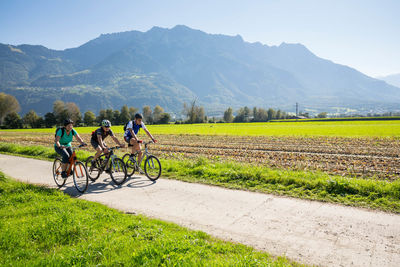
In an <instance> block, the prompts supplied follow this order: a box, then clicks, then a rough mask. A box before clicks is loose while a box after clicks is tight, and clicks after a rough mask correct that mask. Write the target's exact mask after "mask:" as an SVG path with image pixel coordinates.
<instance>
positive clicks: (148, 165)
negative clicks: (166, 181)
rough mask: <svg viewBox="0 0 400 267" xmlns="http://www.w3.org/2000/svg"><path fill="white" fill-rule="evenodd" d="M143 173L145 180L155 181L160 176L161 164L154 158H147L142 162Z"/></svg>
mask: <svg viewBox="0 0 400 267" xmlns="http://www.w3.org/2000/svg"><path fill="white" fill-rule="evenodd" d="M144 172H145V173H146V176H147V178H149V179H150V180H152V181H155V180H157V179H158V178H160V176H161V163H160V161H159V160H158V158H156V157H155V156H149V157H148V158H147V159H146V161H145V162H144Z"/></svg>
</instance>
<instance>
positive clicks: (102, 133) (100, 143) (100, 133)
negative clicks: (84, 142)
mask: <svg viewBox="0 0 400 267" xmlns="http://www.w3.org/2000/svg"><path fill="white" fill-rule="evenodd" d="M107 136H111V138H112V139H113V140H114V142H115V143H117V144H118V145H119V146H120V147H125V144H121V143H120V142H119V140H118V139H117V138H116V137H115V135H114V133H113V131H112V130H111V122H110V121H109V120H103V121H102V122H101V127H100V128H98V129H97V130H95V131H93V132H92V138H91V139H90V143H91V144H92V147H93V148H94V149H95V150H96V151H97V152H96V155H94V158H93V160H92V166H94V165H95V161H96V159H97V158H98V157H100V155H101V153H104V154H107V153H108V148H107V145H106V143H105V142H104V139H106V138H107Z"/></svg>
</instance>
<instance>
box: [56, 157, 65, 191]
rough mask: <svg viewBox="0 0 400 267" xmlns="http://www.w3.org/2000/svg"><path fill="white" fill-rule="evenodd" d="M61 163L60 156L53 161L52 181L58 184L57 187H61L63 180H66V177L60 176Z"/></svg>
mask: <svg viewBox="0 0 400 267" xmlns="http://www.w3.org/2000/svg"><path fill="white" fill-rule="evenodd" d="M61 164H62V163H61V159H60V158H56V159H55V160H54V163H53V178H54V182H56V185H57V186H58V188H61V187H63V185H64V184H65V181H66V180H67V179H65V178H62V177H61V172H62V169H61Z"/></svg>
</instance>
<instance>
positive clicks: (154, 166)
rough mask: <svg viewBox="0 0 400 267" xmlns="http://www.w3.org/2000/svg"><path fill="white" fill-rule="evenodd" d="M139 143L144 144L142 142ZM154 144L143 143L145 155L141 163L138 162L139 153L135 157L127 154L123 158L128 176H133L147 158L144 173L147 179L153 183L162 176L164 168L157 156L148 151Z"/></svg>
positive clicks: (150, 142)
mask: <svg viewBox="0 0 400 267" xmlns="http://www.w3.org/2000/svg"><path fill="white" fill-rule="evenodd" d="M138 142H139V143H143V142H142V141H138ZM153 143H154V142H153V141H149V142H144V143H143V144H144V153H143V157H142V159H141V160H140V162H137V155H138V153H139V151H136V152H135V154H133V156H131V154H129V153H126V154H125V155H124V156H123V157H122V160H123V162H124V163H125V165H126V169H127V174H128V176H132V175H133V174H134V173H135V171H136V170H139V167H140V165H141V164H142V161H143V159H145V158H146V159H145V161H144V173H145V174H146V176H147V178H149V179H150V180H151V181H155V180H157V179H158V178H159V177H160V176H161V171H162V168H161V163H160V160H159V159H158V158H157V157H156V156H154V155H152V154H150V152H149V149H148V146H149V145H150V144H153Z"/></svg>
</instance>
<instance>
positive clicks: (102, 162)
mask: <svg viewBox="0 0 400 267" xmlns="http://www.w3.org/2000/svg"><path fill="white" fill-rule="evenodd" d="M119 148H120V147H118V146H115V147H111V148H108V150H109V152H108V153H106V154H104V153H103V154H101V155H100V157H98V158H97V160H96V161H95V164H94V165H92V160H93V158H94V157H93V156H90V157H89V158H87V160H86V168H87V170H88V174H89V179H90V180H91V181H93V182H94V181H96V180H97V179H98V178H99V177H100V174H102V173H103V172H104V171H105V172H106V173H108V174H109V175H110V177H111V179H112V180H113V181H114V183H115V184H117V185H120V184H122V183H124V182H125V180H126V178H127V172H126V166H125V163H124V162H123V161H122V159H120V158H118V157H117V156H116V155H115V154H114V150H115V149H119Z"/></svg>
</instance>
